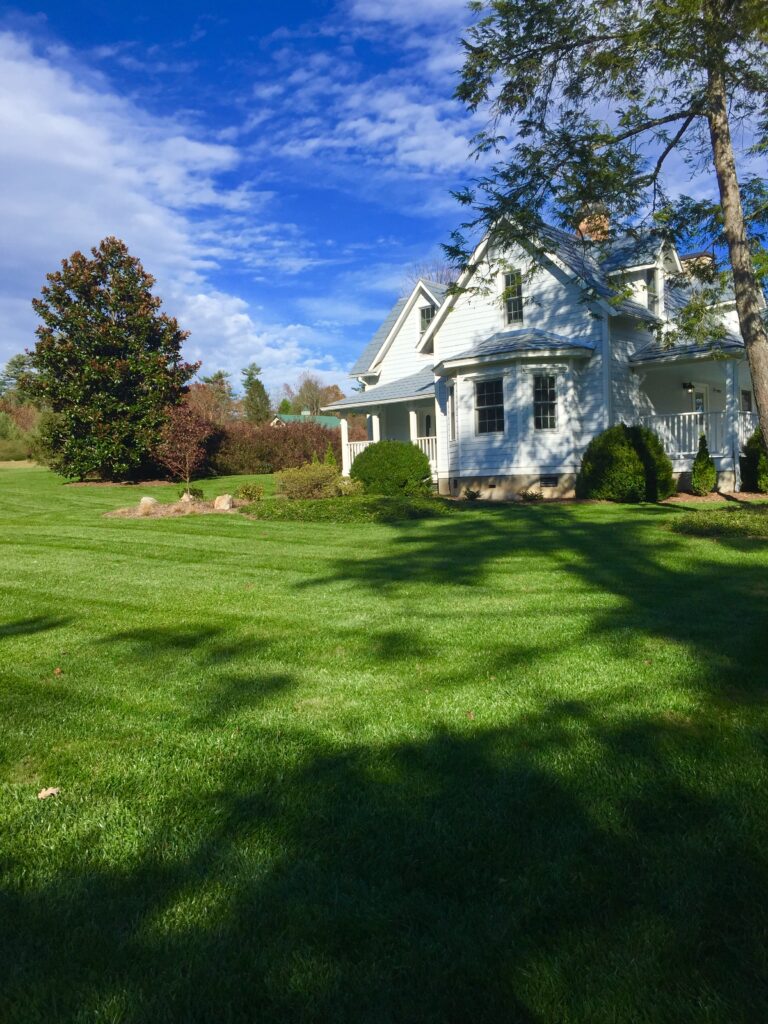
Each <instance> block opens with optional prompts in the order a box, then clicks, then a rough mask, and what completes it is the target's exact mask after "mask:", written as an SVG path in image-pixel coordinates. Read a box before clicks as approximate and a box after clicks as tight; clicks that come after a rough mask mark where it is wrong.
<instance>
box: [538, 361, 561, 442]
mask: <svg viewBox="0 0 768 1024" xmlns="http://www.w3.org/2000/svg"><path fill="white" fill-rule="evenodd" d="M533 426H534V429H535V430H557V376H556V375H555V374H554V373H536V374H534V376H533Z"/></svg>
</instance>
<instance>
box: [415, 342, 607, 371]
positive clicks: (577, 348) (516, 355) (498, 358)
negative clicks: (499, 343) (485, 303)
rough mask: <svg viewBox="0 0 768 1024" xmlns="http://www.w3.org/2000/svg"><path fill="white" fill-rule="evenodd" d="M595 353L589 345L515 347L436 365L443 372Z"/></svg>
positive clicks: (581, 356) (583, 357)
mask: <svg viewBox="0 0 768 1024" xmlns="http://www.w3.org/2000/svg"><path fill="white" fill-rule="evenodd" d="M594 354H595V350H594V348H592V347H590V346H588V345H566V346H564V347H562V348H548V349H541V348H527V349H515V350H514V351H506V352H493V353H490V354H488V355H479V356H465V357H463V358H462V357H458V358H456V359H444V360H443V361H442V362H441V363H438V365H437V366H436V367H435V373H441V372H443V371H444V370H459V369H461V368H462V367H463V366H478V365H488V364H489V363H510V362H513V361H515V360H518V359H531V358H539V359H550V358H553V359H588V358H589V357H590V356H593V355H594Z"/></svg>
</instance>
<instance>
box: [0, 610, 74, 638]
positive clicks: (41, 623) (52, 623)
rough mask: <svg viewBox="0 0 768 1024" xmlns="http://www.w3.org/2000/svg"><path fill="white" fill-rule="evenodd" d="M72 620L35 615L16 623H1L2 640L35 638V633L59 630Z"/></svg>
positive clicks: (62, 617)
mask: <svg viewBox="0 0 768 1024" xmlns="http://www.w3.org/2000/svg"><path fill="white" fill-rule="evenodd" d="M70 621H71V620H70V619H69V618H68V617H64V616H56V615H33V616H30V617H29V618H28V619H16V621H15V622H1V623H0V640H3V639H6V638H7V637H17V636H33V635H34V634H35V633H45V632H46V631H47V630H49V629H59V628H60V627H61V626H66V625H67V623H69V622H70Z"/></svg>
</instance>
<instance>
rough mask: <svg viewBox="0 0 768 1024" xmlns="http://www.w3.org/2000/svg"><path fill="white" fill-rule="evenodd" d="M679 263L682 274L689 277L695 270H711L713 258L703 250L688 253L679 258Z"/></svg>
mask: <svg viewBox="0 0 768 1024" xmlns="http://www.w3.org/2000/svg"><path fill="white" fill-rule="evenodd" d="M680 262H681V263H682V265H683V273H685V274H688V275H690V274H692V273H693V272H694V271H696V270H706V271H708V270H713V269H714V266H715V257H714V254H713V253H711V252H707V250H706V249H703V250H702V251H701V252H689V253H687V254H686V255H685V256H681V257H680Z"/></svg>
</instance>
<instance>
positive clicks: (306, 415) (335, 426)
mask: <svg viewBox="0 0 768 1024" xmlns="http://www.w3.org/2000/svg"><path fill="white" fill-rule="evenodd" d="M287 423H317V424H318V426H320V427H325V428H326V430H339V429H340V427H341V420H340V419H339V418H338V416H313V415H312V413H310V412H309V410H308V409H305V410H304V412H302V413H301V414H300V415H298V416H296V415H293V414H288V413H282V412H281V413H278V414H277V416H275V417H274V418H273V419H271V420H270V421H269V425H270V427H284V426H285V425H286V424H287Z"/></svg>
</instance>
